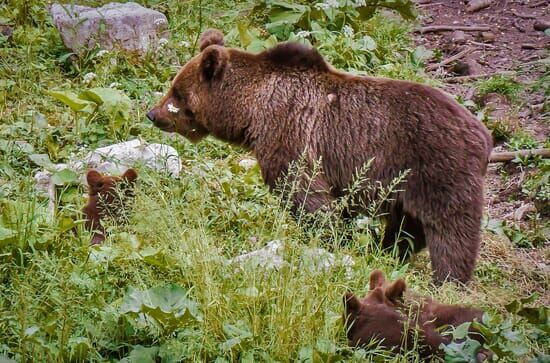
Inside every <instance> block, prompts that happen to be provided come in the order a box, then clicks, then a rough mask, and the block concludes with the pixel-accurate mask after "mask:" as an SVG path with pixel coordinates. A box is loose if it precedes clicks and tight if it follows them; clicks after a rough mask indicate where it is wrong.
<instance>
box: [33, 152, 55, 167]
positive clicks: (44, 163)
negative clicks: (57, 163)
mask: <svg viewBox="0 0 550 363" xmlns="http://www.w3.org/2000/svg"><path fill="white" fill-rule="evenodd" d="M29 159H31V161H32V162H33V163H35V164H36V165H38V166H41V167H43V168H45V169H52V168H53V167H54V165H53V163H52V162H51V160H50V157H49V156H48V154H31V155H29Z"/></svg>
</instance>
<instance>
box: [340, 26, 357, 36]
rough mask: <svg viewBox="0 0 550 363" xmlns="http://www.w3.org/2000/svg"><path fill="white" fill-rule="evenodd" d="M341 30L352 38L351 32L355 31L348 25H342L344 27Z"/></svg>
mask: <svg viewBox="0 0 550 363" xmlns="http://www.w3.org/2000/svg"><path fill="white" fill-rule="evenodd" d="M342 32H343V33H344V35H345V36H346V37H348V38H352V37H353V34H354V33H355V32H354V31H353V28H352V27H351V26H349V25H344V27H343V28H342Z"/></svg>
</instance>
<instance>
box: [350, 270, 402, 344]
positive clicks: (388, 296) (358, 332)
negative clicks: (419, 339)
mask: <svg viewBox="0 0 550 363" xmlns="http://www.w3.org/2000/svg"><path fill="white" fill-rule="evenodd" d="M369 288H370V291H369V293H368V295H367V296H365V297H364V298H362V299H359V298H358V297H357V296H355V295H354V294H353V293H351V292H347V293H346V294H345V295H344V311H345V314H344V315H345V316H344V319H345V322H346V323H345V327H346V333H347V337H348V342H349V344H350V345H351V346H364V345H367V344H369V342H371V340H373V339H376V340H378V341H380V342H381V345H382V346H384V347H387V348H391V349H397V348H399V347H400V346H401V343H402V336H403V333H404V321H405V320H406V316H404V315H403V314H402V313H401V312H400V311H399V309H398V306H399V305H400V301H401V299H402V298H403V294H404V292H405V289H406V284H405V281H404V280H403V279H399V280H397V281H395V282H393V283H388V282H386V279H385V277H384V274H383V272H382V271H380V270H376V271H374V272H373V273H371V276H370V283H369Z"/></svg>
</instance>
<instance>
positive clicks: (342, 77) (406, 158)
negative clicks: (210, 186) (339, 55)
mask: <svg viewBox="0 0 550 363" xmlns="http://www.w3.org/2000/svg"><path fill="white" fill-rule="evenodd" d="M200 49H201V53H200V54H199V55H197V56H195V57H194V58H192V59H191V60H190V61H189V62H187V64H185V65H184V66H183V68H182V69H181V70H180V71H179V73H178V74H177V76H176V77H175V79H174V81H173V84H172V87H171V89H170V90H169V91H168V93H167V94H166V95H165V96H164V97H163V98H162V100H161V101H160V102H159V103H158V104H157V106H156V107H154V108H153V109H152V110H151V111H149V113H148V114H147V116H148V118H149V119H151V120H152V121H153V123H154V124H155V125H156V126H157V127H158V128H160V129H162V130H164V131H168V132H178V133H180V134H181V135H183V136H185V137H187V138H188V139H190V140H191V141H192V142H197V141H199V140H201V139H202V138H204V137H205V136H207V135H209V134H211V135H213V136H215V137H216V138H218V139H221V140H225V141H228V142H231V143H233V144H237V145H241V146H243V147H245V148H247V149H249V150H251V151H252V152H253V153H254V155H255V156H256V158H257V159H258V162H259V165H260V167H261V170H262V176H263V178H264V180H265V182H266V183H267V184H268V185H269V187H270V188H271V189H273V188H275V186H276V182H277V181H278V180H279V178H281V177H285V176H287V172H288V170H289V164H290V163H291V162H292V161H296V160H297V159H299V158H300V157H302V156H303V157H304V158H305V162H306V163H307V168H306V173H305V174H306V175H301V176H299V178H298V179H296V180H298V181H299V182H302V183H304V184H308V185H307V187H306V185H303V188H298V191H297V192H296V194H295V195H293V201H294V206H295V208H296V209H297V210H300V209H301V208H303V210H305V211H307V212H314V211H316V210H318V209H319V208H321V207H324V206H330V205H331V203H332V202H333V201H334V200H336V199H337V198H339V197H341V196H343V195H345V194H346V189H347V188H348V187H349V186H350V184H351V183H352V181H353V178H354V176H355V175H356V173H357V171H358V170H359V169H361V168H362V167H363V166H364V165H365V164H366V163H367V162H368V161H369V160H370V159H371V158H374V160H373V162H372V165H371V167H370V169H369V170H368V172H367V173H366V175H365V176H366V178H368V180H370V181H371V182H380V183H381V184H382V185H388V184H389V182H390V181H391V180H393V179H395V178H396V177H397V176H398V175H399V174H400V173H401V172H403V171H405V170H410V173H409V175H408V176H407V180H406V183H404V184H402V185H401V186H400V189H404V191H402V192H399V193H397V194H396V195H395V197H394V198H393V200H392V201H391V202H388V203H387V205H386V212H387V215H386V219H387V227H386V233H385V238H384V241H383V245H384V246H385V247H387V248H391V247H393V246H394V245H395V244H396V243H399V244H398V247H399V250H400V252H401V253H404V252H405V250H406V247H407V241H396V235H397V234H398V232H399V231H400V230H402V231H403V232H405V233H406V234H408V235H409V236H411V237H412V238H414V246H413V250H414V251H416V250H419V249H421V248H423V247H425V246H427V247H428V248H429V251H430V255H431V260H432V267H433V270H434V277H435V280H436V281H437V282H442V281H444V280H445V279H447V278H450V279H454V280H459V281H462V282H466V281H468V280H469V279H470V278H471V276H472V272H473V269H474V267H475V261H476V258H477V254H478V249H479V242H480V220H481V215H482V208H483V176H484V174H485V171H486V167H487V162H488V158H489V154H490V151H491V149H492V141H491V137H490V134H489V133H488V130H487V128H486V127H485V126H484V125H483V124H482V123H481V122H479V121H478V120H477V119H476V118H475V117H474V116H473V115H472V114H471V113H470V112H469V111H467V110H466V109H465V108H464V107H462V106H460V105H459V104H458V103H457V102H456V101H454V100H453V99H452V98H451V97H449V96H448V95H446V94H445V93H443V92H442V91H440V90H437V89H434V88H432V87H428V86H425V85H422V84H418V83H413V82H406V81H397V80H391V79H384V78H372V77H359V76H353V75H351V74H348V73H343V72H339V71H337V70H335V69H334V68H332V67H331V66H330V65H328V64H327V63H326V62H325V61H324V60H323V58H322V57H321V55H320V54H319V53H318V52H317V51H316V50H315V49H312V48H310V47H306V46H303V45H299V44H294V43H283V44H280V45H278V46H276V47H274V48H273V49H270V50H267V51H264V52H262V53H259V54H251V53H248V52H244V51H241V50H238V49H232V48H225V47H224V46H223V34H221V33H220V32H219V31H216V30H209V31H207V32H206V33H204V34H203V36H202V38H201V44H200ZM318 161H320V164H321V169H322V170H321V172H320V173H318V174H316V175H315V176H314V177H313V178H312V180H309V179H311V178H309V177H311V174H312V169H313V165H315V163H316V162H318ZM363 194H364V195H361V194H359V195H357V196H356V197H357V201H358V202H359V203H360V207H365V205H366V204H367V203H369V201H370V200H372V197H373V196H372V195H368V194H370V193H366V192H364V193H363Z"/></svg>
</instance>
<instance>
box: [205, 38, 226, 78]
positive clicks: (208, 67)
mask: <svg viewBox="0 0 550 363" xmlns="http://www.w3.org/2000/svg"><path fill="white" fill-rule="evenodd" d="M228 62H229V52H228V51H227V49H225V48H224V47H220V46H217V45H215V46H212V47H209V48H208V49H206V50H205V51H204V52H202V58H201V65H200V68H201V78H202V80H203V81H206V82H210V81H212V80H214V79H220V78H221V77H222V75H223V72H224V70H225V68H226V67H227V64H228Z"/></svg>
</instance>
